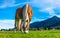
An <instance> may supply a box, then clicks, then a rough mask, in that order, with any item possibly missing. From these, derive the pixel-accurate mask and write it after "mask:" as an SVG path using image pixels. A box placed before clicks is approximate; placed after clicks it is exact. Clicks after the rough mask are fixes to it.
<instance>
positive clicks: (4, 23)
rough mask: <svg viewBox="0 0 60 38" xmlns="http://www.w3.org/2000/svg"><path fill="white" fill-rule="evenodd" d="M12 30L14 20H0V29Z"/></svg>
mask: <svg viewBox="0 0 60 38" xmlns="http://www.w3.org/2000/svg"><path fill="white" fill-rule="evenodd" d="M9 28H14V20H0V29H9Z"/></svg>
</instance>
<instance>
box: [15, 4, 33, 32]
mask: <svg viewBox="0 0 60 38" xmlns="http://www.w3.org/2000/svg"><path fill="white" fill-rule="evenodd" d="M32 15H33V11H32V8H31V7H30V5H28V4H26V5H24V6H23V7H22V8H18V9H17V10H16V15H15V29H17V30H19V31H22V32H24V33H28V32H29V25H30V21H31V19H32Z"/></svg>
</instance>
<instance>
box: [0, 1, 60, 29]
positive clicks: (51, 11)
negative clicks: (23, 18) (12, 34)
mask: <svg viewBox="0 0 60 38" xmlns="http://www.w3.org/2000/svg"><path fill="white" fill-rule="evenodd" d="M27 3H28V4H29V5H30V6H31V8H32V10H33V17H32V20H31V23H33V22H36V21H43V20H46V19H48V18H51V17H53V16H57V17H59V18H60V0H0V29H9V28H14V21H15V13H16V9H17V8H21V7H23V6H24V5H25V4H27Z"/></svg>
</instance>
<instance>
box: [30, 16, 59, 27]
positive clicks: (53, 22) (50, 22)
mask: <svg viewBox="0 0 60 38" xmlns="http://www.w3.org/2000/svg"><path fill="white" fill-rule="evenodd" d="M57 26H60V18H58V17H57V16H53V17H52V18H49V19H47V20H44V21H41V22H34V23H31V24H30V28H50V27H53V28H54V27H57Z"/></svg>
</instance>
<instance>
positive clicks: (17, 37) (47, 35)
mask: <svg viewBox="0 0 60 38" xmlns="http://www.w3.org/2000/svg"><path fill="white" fill-rule="evenodd" d="M0 38H60V30H41V31H30V32H29V33H28V34H24V33H21V32H20V31H16V32H14V31H0Z"/></svg>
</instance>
